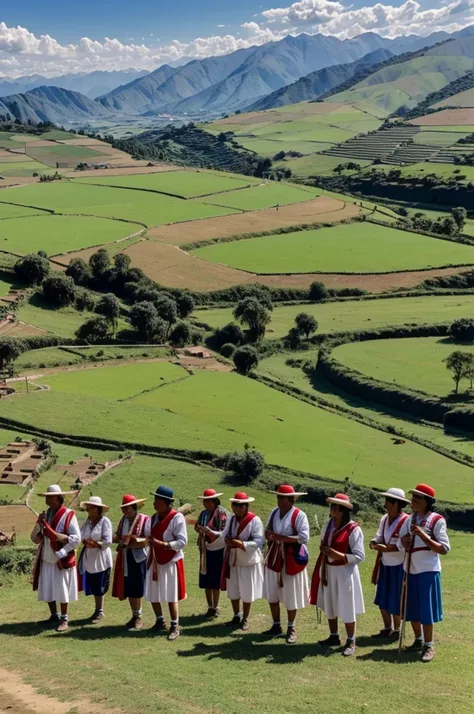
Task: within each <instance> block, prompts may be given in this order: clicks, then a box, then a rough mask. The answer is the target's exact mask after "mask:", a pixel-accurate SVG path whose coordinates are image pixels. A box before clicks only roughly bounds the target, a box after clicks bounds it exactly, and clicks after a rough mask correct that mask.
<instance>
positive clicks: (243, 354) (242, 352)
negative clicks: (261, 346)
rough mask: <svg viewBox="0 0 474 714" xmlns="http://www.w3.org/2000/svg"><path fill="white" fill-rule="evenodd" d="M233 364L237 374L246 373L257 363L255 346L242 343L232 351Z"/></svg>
mask: <svg viewBox="0 0 474 714" xmlns="http://www.w3.org/2000/svg"><path fill="white" fill-rule="evenodd" d="M234 365H235V369H236V370H237V372H238V373H239V374H243V375H247V374H249V372H250V371H251V370H252V369H253V368H254V367H257V365H258V352H257V350H256V349H255V347H251V346H250V345H244V346H243V347H239V349H238V350H236V351H235V353H234Z"/></svg>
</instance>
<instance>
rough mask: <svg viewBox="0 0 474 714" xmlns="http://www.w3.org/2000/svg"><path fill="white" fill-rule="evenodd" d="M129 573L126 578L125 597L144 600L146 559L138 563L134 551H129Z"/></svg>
mask: <svg viewBox="0 0 474 714" xmlns="http://www.w3.org/2000/svg"><path fill="white" fill-rule="evenodd" d="M127 571H128V575H127V577H126V578H124V590H125V593H124V594H125V597H126V598H127V597H135V598H142V597H143V595H144V593H145V579H146V559H145V560H142V562H141V563H137V561H136V560H135V558H134V555H133V551H132V550H127Z"/></svg>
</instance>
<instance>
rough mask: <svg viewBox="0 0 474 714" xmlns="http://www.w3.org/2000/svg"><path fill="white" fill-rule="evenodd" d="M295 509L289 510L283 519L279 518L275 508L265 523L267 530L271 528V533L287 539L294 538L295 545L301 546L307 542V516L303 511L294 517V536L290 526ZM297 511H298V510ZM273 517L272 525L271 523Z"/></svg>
mask: <svg viewBox="0 0 474 714" xmlns="http://www.w3.org/2000/svg"><path fill="white" fill-rule="evenodd" d="M295 510H296V509H295V507H294V506H293V508H291V509H290V510H289V511H288V513H285V515H284V516H283V518H282V517H281V516H280V509H279V508H275V509H274V510H273V511H272V512H271V514H270V518H269V519H268V522H267V529H268V528H270V527H271V530H272V531H273V533H277V534H278V535H283V536H288V537H289V538H294V539H295V543H300V544H301V545H307V544H308V541H309V521H308V516H307V515H306V513H303V511H299V513H298V515H297V516H296V522H295V529H296V535H295V532H294V530H293V527H292V525H291V522H292V518H293V514H294V512H295ZM298 510H299V509H298ZM272 517H273V523H271V522H272Z"/></svg>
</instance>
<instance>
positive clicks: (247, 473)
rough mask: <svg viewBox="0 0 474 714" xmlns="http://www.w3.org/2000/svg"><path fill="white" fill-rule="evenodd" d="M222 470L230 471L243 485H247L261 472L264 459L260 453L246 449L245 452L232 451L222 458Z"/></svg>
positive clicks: (263, 466)
mask: <svg viewBox="0 0 474 714" xmlns="http://www.w3.org/2000/svg"><path fill="white" fill-rule="evenodd" d="M223 460H224V468H225V469H226V470H227V471H231V472H232V473H233V474H234V475H235V476H237V478H238V479H239V480H241V482H242V483H243V484H249V483H252V481H254V480H255V479H256V478H257V476H260V474H261V473H262V472H263V469H264V468H265V457H264V455H263V454H262V453H261V451H256V449H250V448H246V449H245V451H242V452H239V451H232V452H229V453H228V454H225V455H224V457H223Z"/></svg>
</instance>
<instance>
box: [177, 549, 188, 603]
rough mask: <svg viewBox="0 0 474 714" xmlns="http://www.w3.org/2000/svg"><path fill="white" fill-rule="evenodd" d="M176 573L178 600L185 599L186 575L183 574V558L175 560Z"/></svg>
mask: <svg viewBox="0 0 474 714" xmlns="http://www.w3.org/2000/svg"><path fill="white" fill-rule="evenodd" d="M176 573H177V576H178V602H180V601H181V600H186V598H187V594H186V577H185V574H184V560H183V558H180V560H177V561H176Z"/></svg>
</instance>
